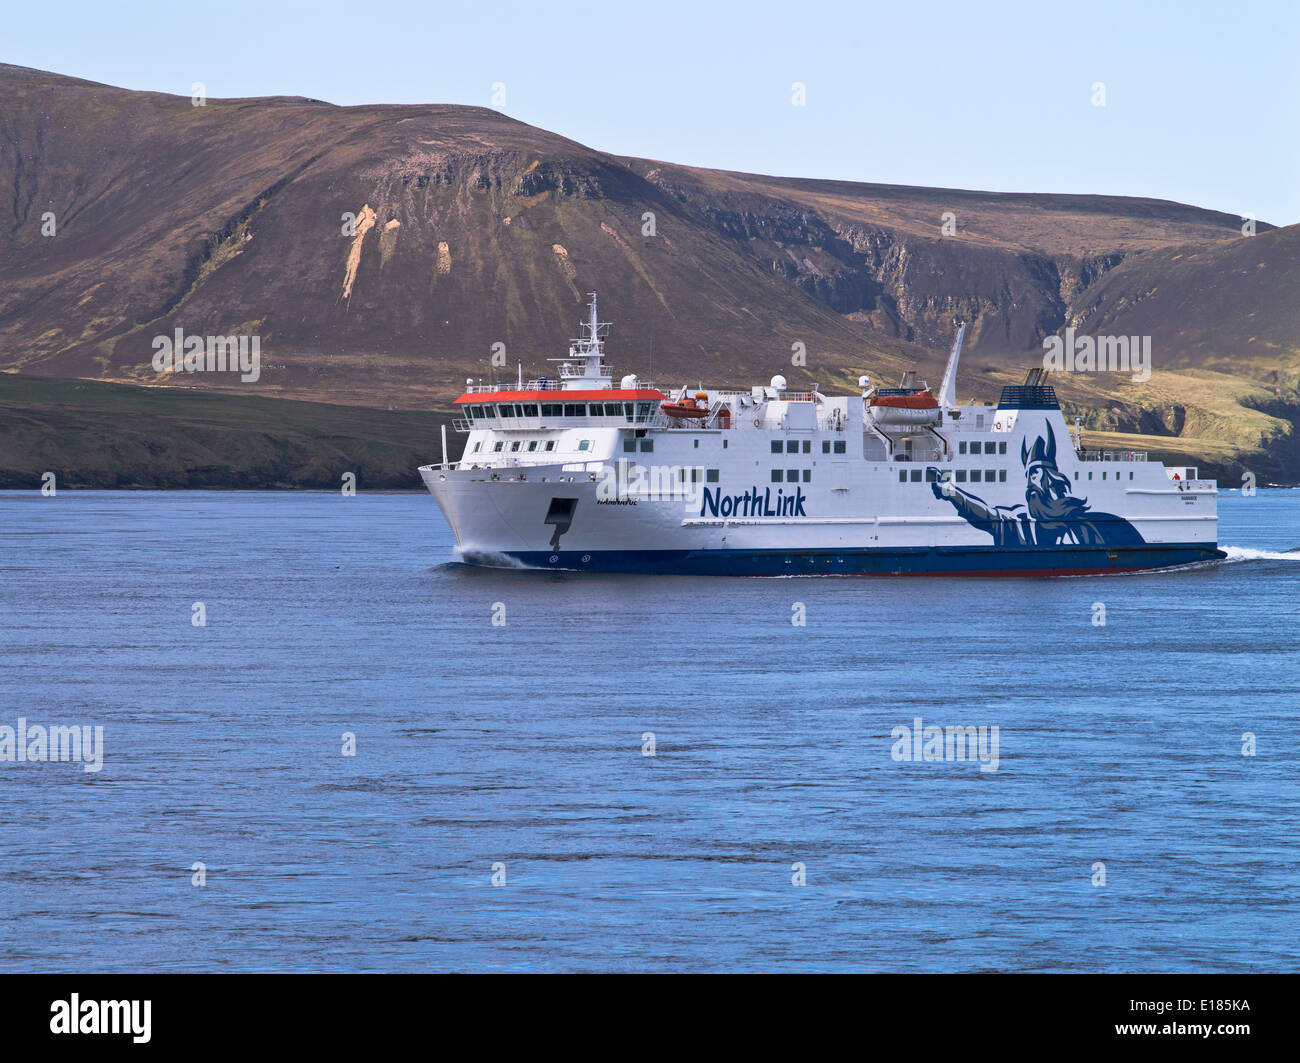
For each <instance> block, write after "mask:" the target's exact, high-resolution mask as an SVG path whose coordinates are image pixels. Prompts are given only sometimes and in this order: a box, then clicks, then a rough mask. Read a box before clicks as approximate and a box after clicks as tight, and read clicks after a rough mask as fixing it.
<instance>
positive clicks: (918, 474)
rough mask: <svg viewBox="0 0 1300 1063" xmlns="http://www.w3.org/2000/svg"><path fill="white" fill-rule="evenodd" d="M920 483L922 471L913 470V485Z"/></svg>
mask: <svg viewBox="0 0 1300 1063" xmlns="http://www.w3.org/2000/svg"><path fill="white" fill-rule="evenodd" d="M920 482H921V470H920V469H913V470H912V483H914V484H919V483H920Z"/></svg>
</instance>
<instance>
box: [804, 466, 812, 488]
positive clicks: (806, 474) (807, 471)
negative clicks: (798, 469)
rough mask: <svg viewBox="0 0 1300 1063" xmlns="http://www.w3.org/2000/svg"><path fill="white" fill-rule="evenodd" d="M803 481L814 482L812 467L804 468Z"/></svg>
mask: <svg viewBox="0 0 1300 1063" xmlns="http://www.w3.org/2000/svg"><path fill="white" fill-rule="evenodd" d="M803 482H804V483H806V484H808V483H812V469H804V471H803Z"/></svg>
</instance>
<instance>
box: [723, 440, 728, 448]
mask: <svg viewBox="0 0 1300 1063" xmlns="http://www.w3.org/2000/svg"><path fill="white" fill-rule="evenodd" d="M722 449H723V450H726V449H727V441H726V440H725V439H724V440H723V441H722Z"/></svg>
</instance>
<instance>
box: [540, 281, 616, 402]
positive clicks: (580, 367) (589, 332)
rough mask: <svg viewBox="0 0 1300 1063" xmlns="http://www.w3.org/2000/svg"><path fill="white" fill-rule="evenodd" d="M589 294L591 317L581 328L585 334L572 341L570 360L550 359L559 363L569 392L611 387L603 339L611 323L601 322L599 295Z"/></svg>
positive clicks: (564, 383) (561, 374)
mask: <svg viewBox="0 0 1300 1063" xmlns="http://www.w3.org/2000/svg"><path fill="white" fill-rule="evenodd" d="M588 294H589V295H590V296H591V305H590V306H589V307H588V310H589V313H588V317H587V320H586V321H583V322H581V323H579V326H578V327H579V329H581V330H582V333H583V334H582V335H581V336H579V337H578V338H577V339H574V340H571V341H570V343H569V356H568V358H552V359H550V361H552V362H559V363H560V379H561V380H562V381H563V386H564V387H565V388H568V389H582V388H588V389H589V388H607V387H609V386H610V376H609V373H610V371H609V370H608V369H607V368H606V367H605V362H604V358H605V343H604V340H603V338H602V337H603V336H605V335H607V334H608V332H609V322H607V321H601V320H600V318H599V316H598V315H597V312H596V293H595V292H590V293H588ZM579 360H580V362H579Z"/></svg>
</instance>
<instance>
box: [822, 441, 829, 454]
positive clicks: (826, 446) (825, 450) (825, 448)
mask: <svg viewBox="0 0 1300 1063" xmlns="http://www.w3.org/2000/svg"><path fill="white" fill-rule="evenodd" d="M830 452H831V441H830V440H829V439H823V440H822V453H823V454H829V453H830Z"/></svg>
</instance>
